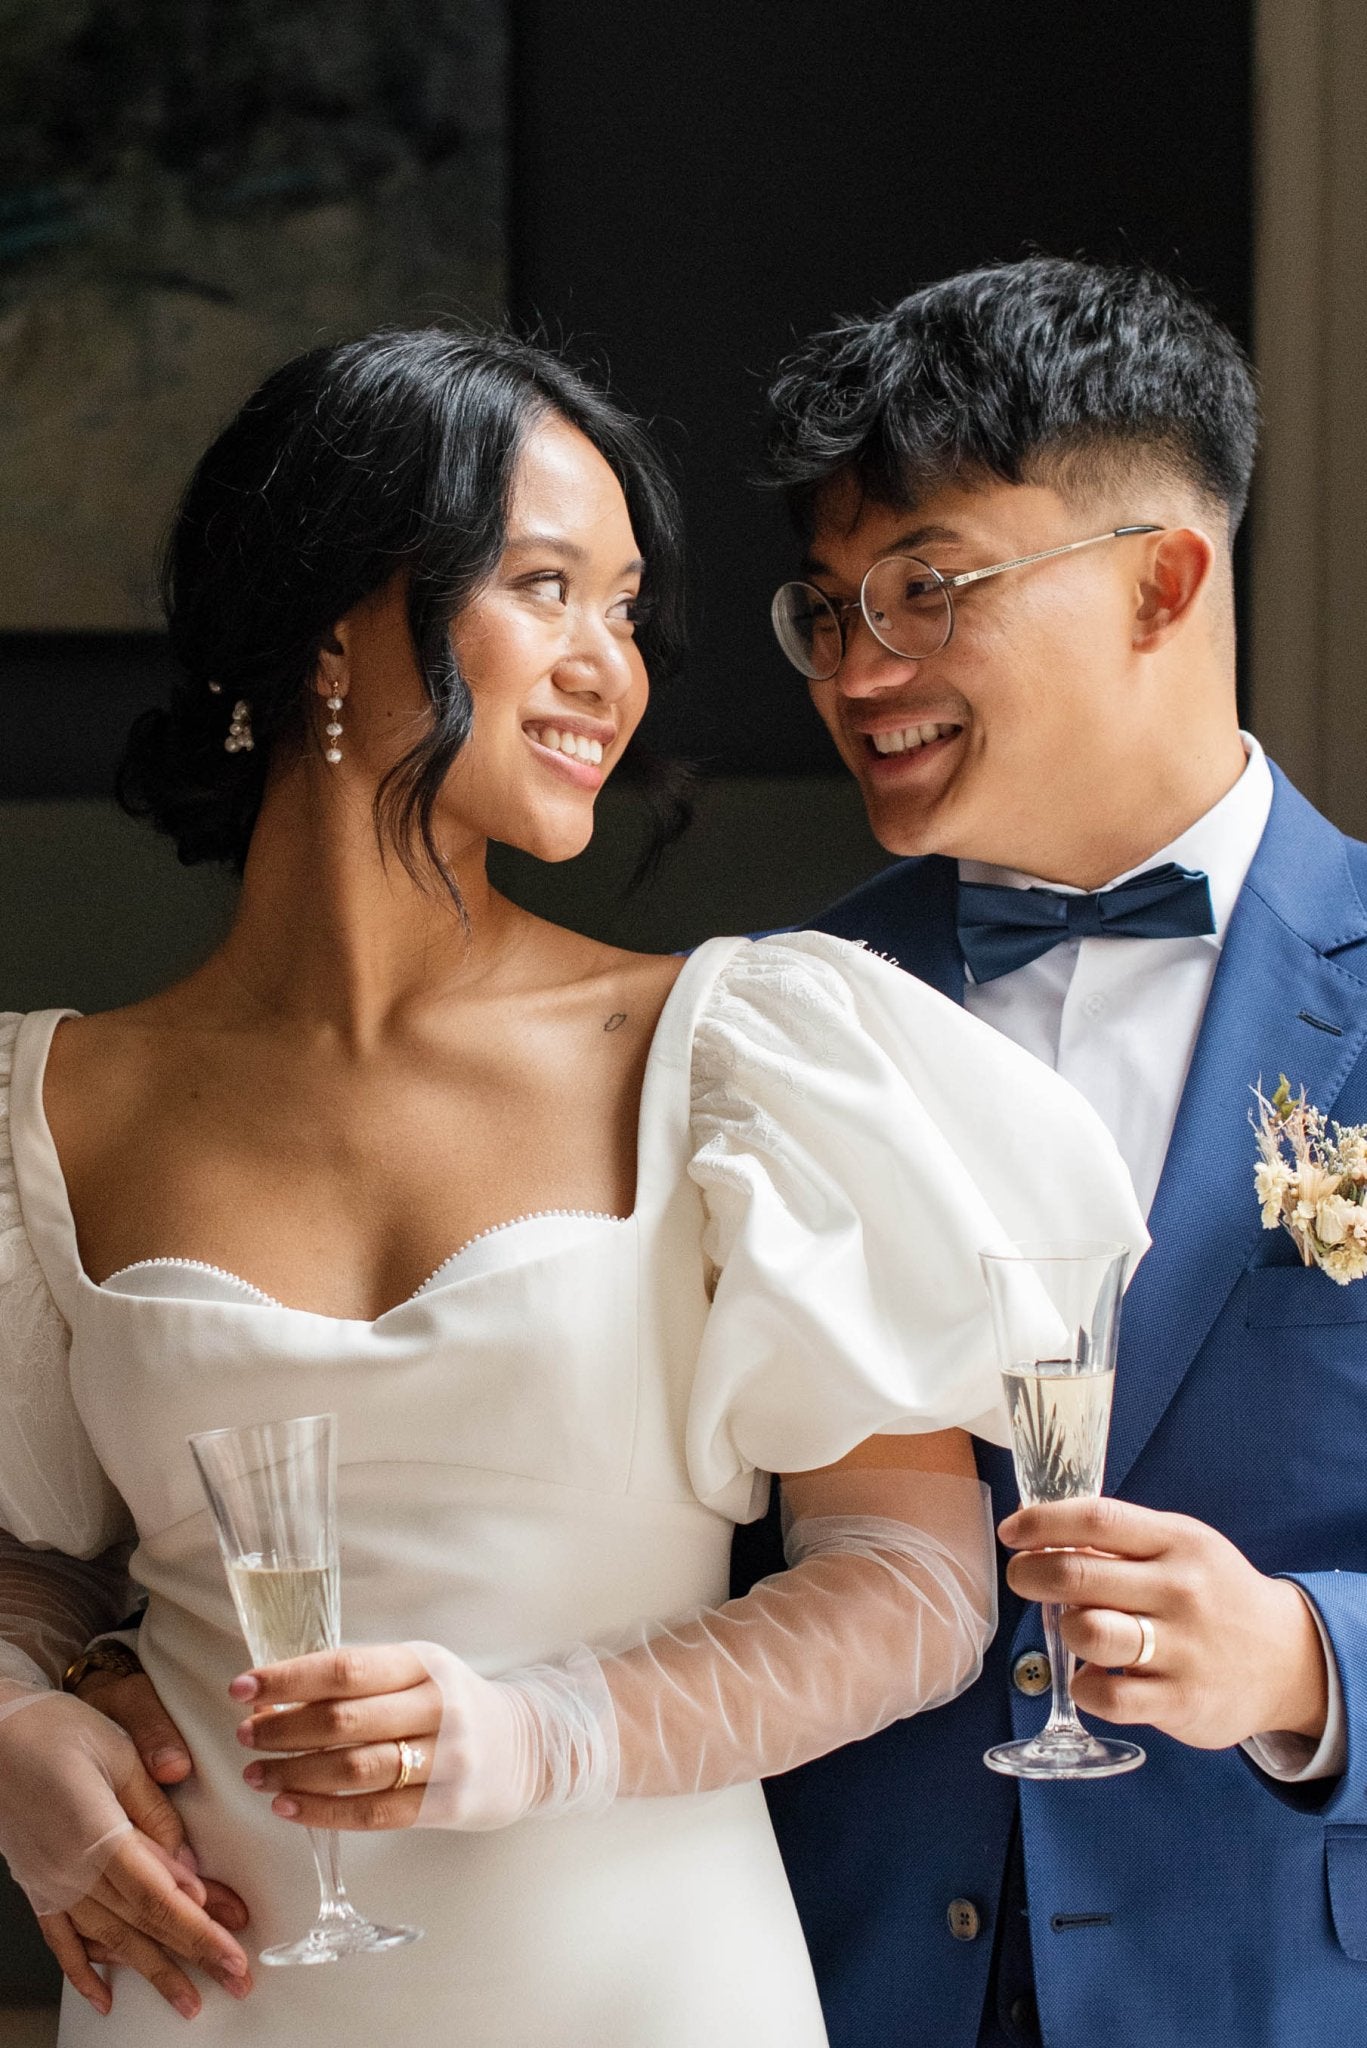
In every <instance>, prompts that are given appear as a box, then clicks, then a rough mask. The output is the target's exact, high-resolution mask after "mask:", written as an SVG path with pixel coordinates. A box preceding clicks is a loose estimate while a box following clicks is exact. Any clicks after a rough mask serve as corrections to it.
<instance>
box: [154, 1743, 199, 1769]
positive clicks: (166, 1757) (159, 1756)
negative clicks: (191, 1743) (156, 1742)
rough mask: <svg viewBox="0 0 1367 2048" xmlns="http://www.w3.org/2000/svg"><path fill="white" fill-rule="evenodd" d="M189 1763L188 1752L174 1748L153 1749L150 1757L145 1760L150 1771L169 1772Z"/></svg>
mask: <svg viewBox="0 0 1367 2048" xmlns="http://www.w3.org/2000/svg"><path fill="white" fill-rule="evenodd" d="M189 1761H190V1753H189V1751H188V1750H185V1749H175V1748H167V1749H154V1750H153V1751H152V1754H151V1756H150V1757H148V1759H147V1765H148V1769H149V1770H152V1771H169V1770H173V1769H175V1770H179V1768H180V1766H181V1765H182V1764H188V1763H189Z"/></svg>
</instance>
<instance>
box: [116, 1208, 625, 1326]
mask: <svg viewBox="0 0 1367 2048" xmlns="http://www.w3.org/2000/svg"><path fill="white" fill-rule="evenodd" d="M554 1221H570V1222H576V1223H630V1222H631V1221H632V1217H631V1216H617V1215H614V1214H613V1213H612V1211H611V1210H608V1209H528V1210H527V1211H526V1212H525V1214H523V1215H521V1216H509V1217H507V1218H506V1219H505V1220H504V1221H503V1222H502V1223H490V1224H487V1225H486V1226H485V1228H484V1229H483V1230H477V1231H476V1232H475V1234H474V1236H473V1237H467V1238H466V1240H465V1242H464V1244H460V1245H457V1246H456V1249H455V1250H454V1251H453V1252H448V1253H447V1255H446V1257H445V1258H444V1259H443V1260H442V1262H441V1264H440V1265H439V1266H437V1267H436V1268H435V1269H434V1270H433V1271H432V1272H430V1273H429V1274H428V1276H427V1278H426V1279H425V1280H424V1281H423V1282H422V1283H421V1285H420V1286H418V1287H415V1288H414V1289H413V1292H412V1293H411V1294H407V1295H405V1296H404V1298H403V1300H402V1301H398V1302H395V1304H394V1307H393V1308H389V1309H386V1310H385V1311H384V1315H393V1314H394V1312H395V1310H396V1309H400V1308H407V1307H408V1305H409V1303H410V1302H413V1301H417V1300H419V1299H420V1297H421V1296H422V1295H424V1294H426V1293H427V1291H428V1289H429V1288H431V1287H433V1286H435V1284H436V1282H437V1281H438V1280H440V1278H441V1276H442V1274H443V1273H444V1272H445V1271H446V1269H447V1267H448V1266H454V1265H455V1263H456V1261H457V1260H458V1259H461V1258H463V1257H464V1256H465V1254H466V1252H468V1251H471V1250H473V1248H474V1247H475V1246H476V1245H477V1244H483V1243H484V1242H485V1241H486V1239H488V1238H491V1237H499V1236H501V1235H502V1234H503V1232H504V1231H508V1230H517V1229H518V1228H520V1226H521V1225H522V1224H524V1223H545V1222H554ZM168 1266H171V1267H175V1268H176V1270H177V1271H178V1272H185V1273H209V1274H212V1275H213V1277H214V1279H216V1280H226V1281H227V1282H228V1284H229V1285H230V1286H232V1287H237V1288H240V1289H241V1291H242V1292H243V1294H245V1295H247V1296H249V1297H250V1299H251V1300H252V1301H255V1302H259V1303H260V1304H261V1306H262V1307H263V1308H279V1309H284V1311H285V1313H286V1314H287V1315H296V1314H297V1315H316V1314H317V1313H318V1311H317V1310H316V1309H291V1308H290V1305H289V1303H288V1302H284V1301H281V1300H280V1299H279V1297H278V1296H277V1295H274V1294H267V1293H266V1291H265V1289H264V1288H262V1287H257V1286H255V1285H254V1284H253V1283H252V1282H251V1281H250V1280H244V1279H243V1278H242V1275H241V1274H240V1273H234V1272H232V1271H231V1270H230V1269H229V1268H228V1267H227V1266H215V1265H213V1264H211V1263H210V1261H209V1260H208V1259H182V1258H176V1257H174V1256H169V1255H168V1256H165V1257H159V1258H154V1259H133V1260H131V1261H130V1262H129V1264H128V1265H126V1266H120V1267H118V1268H117V1270H116V1271H115V1272H113V1273H109V1274H107V1275H106V1276H105V1278H104V1279H103V1280H101V1281H99V1282H98V1283H97V1284H98V1285H99V1286H100V1287H107V1288H109V1289H110V1291H111V1292H114V1293H116V1292H118V1291H119V1290H118V1289H116V1288H114V1287H113V1285H112V1283H113V1282H114V1281H115V1280H122V1279H125V1278H126V1277H127V1276H128V1275H129V1274H130V1273H145V1272H147V1271H149V1270H151V1269H153V1268H157V1267H162V1268H164V1267H168ZM325 1320H326V1321H328V1322H335V1321H337V1320H338V1318H337V1317H335V1316H329V1317H326V1318H325ZM343 1320H351V1319H350V1318H344V1319H343ZM376 1320H377V1321H383V1316H381V1317H377V1318H376Z"/></svg>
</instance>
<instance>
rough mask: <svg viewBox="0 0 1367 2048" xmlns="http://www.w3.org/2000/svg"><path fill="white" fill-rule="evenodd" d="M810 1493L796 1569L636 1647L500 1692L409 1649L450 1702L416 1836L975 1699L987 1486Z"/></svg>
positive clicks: (882, 1484)
mask: <svg viewBox="0 0 1367 2048" xmlns="http://www.w3.org/2000/svg"><path fill="white" fill-rule="evenodd" d="M823 1485H824V1486H825V1487H826V1488H827V1489H828V1490H829V1493H830V1495H831V1499H830V1501H829V1503H828V1502H827V1501H826V1500H825V1499H823V1493H822V1488H823ZM793 1493H794V1495H795V1496H796V1498H797V1500H798V1501H799V1504H800V1505H799V1513H798V1518H797V1519H794V1520H793V1521H792V1522H791V1524H790V1527H789V1530H788V1536H787V1544H786V1554H787V1556H788V1558H789V1561H790V1569H789V1570H787V1571H785V1572H779V1573H776V1574H775V1575H774V1576H773V1577H772V1578H768V1579H765V1580H762V1581H761V1582H760V1584H759V1585H757V1586H755V1587H754V1588H752V1590H751V1591H750V1592H749V1593H747V1594H745V1595H744V1596H743V1597H742V1598H741V1599H738V1600H731V1601H728V1602H727V1603H726V1604H725V1605H724V1606H721V1607H718V1608H715V1609H709V1610H707V1611H705V1612H702V1613H698V1614H695V1615H693V1616H691V1617H689V1618H688V1619H686V1620H682V1621H678V1622H675V1623H671V1624H669V1625H668V1626H660V1625H649V1626H647V1627H646V1628H644V1629H643V1631H642V1639H641V1640H640V1641H638V1642H636V1643H634V1644H632V1645H630V1646H627V1647H623V1648H620V1649H618V1650H616V1651H613V1652H610V1653H604V1652H599V1653H593V1652H590V1651H588V1650H582V1649H581V1650H578V1651H576V1652H574V1653H573V1654H572V1655H571V1656H569V1657H567V1658H566V1659H564V1660H563V1662H561V1663H558V1664H555V1665H543V1666H538V1667H535V1668H532V1669H529V1670H524V1671H519V1672H514V1673H509V1674H507V1675H505V1676H504V1677H502V1678H500V1679H496V1680H492V1681H491V1680H486V1679H480V1678H478V1677H477V1676H476V1674H475V1673H473V1672H472V1671H471V1670H470V1668H469V1666H468V1665H466V1664H464V1663H463V1662H462V1661H461V1660H460V1659H459V1658H458V1657H455V1656H453V1655H452V1654H451V1653H450V1652H449V1651H446V1650H443V1649H440V1648H439V1647H438V1646H437V1645H435V1644H431V1643H415V1644H412V1645H409V1646H408V1647H410V1648H411V1649H412V1650H414V1651H415V1652H416V1653H417V1655H418V1656H419V1657H420V1659H421V1660H422V1663H423V1664H424V1666H425V1667H426V1669H427V1671H428V1673H429V1674H430V1676H431V1678H432V1680H433V1681H434V1683H435V1685H436V1687H437V1690H438V1692H439V1694H440V1698H441V1711H440V1721H439V1725H438V1727H437V1729H436V1732H435V1736H434V1738H433V1740H432V1744H431V1755H430V1775H429V1777H428V1782H427V1785H426V1788H425V1790H424V1792H423V1795H422V1799H421V1803H420V1806H419V1809H418V1812H417V1814H416V1823H417V1825H418V1826H420V1827H453V1828H483V1827H497V1826H501V1825H503V1824H504V1823H505V1822H508V1821H512V1820H517V1819H520V1818H522V1817H523V1815H525V1814H529V1813H544V1814H549V1813H555V1812H560V1813H564V1812H569V1811H580V1812H584V1811H591V1810H594V1809H597V1808H601V1807H603V1806H606V1805H607V1804H609V1803H610V1802H611V1801H612V1800H613V1799H614V1798H617V1797H619V1796H623V1797H652V1798H653V1797H660V1796H666V1795H670V1794H677V1793H690V1792H706V1791H712V1790H715V1789H717V1788H718V1787H721V1786H725V1785H735V1784H741V1783H745V1782H748V1781H750V1780H752V1779H755V1778H761V1777H768V1776H771V1775H772V1774H774V1773H775V1772H779V1771H787V1770H791V1769H793V1768H794V1767H795V1766H796V1765H798V1764H801V1763H806V1762H808V1761H810V1759H811V1758H813V1757H816V1756H821V1755H823V1754H824V1753H825V1752H826V1751H827V1750H830V1749H834V1748H836V1747H838V1746H839V1745H840V1744H842V1743H846V1742H852V1741H855V1740H858V1739H859V1738H860V1737H863V1736H867V1735H872V1734H874V1733H876V1732H877V1731H878V1730H879V1729H880V1728H884V1727H886V1726H887V1725H888V1724H889V1723H890V1722H892V1721H895V1720H899V1719H902V1718H904V1717H905V1716H907V1715H909V1714H915V1713H919V1712H922V1711H923V1710H925V1709H926V1708H928V1707H934V1706H939V1705H942V1704H943V1703H944V1702H945V1701H946V1700H949V1699H952V1698H954V1696H955V1695H956V1694H957V1693H959V1692H961V1691H962V1690H963V1688H964V1687H965V1686H966V1685H968V1684H969V1683H970V1682H971V1681H972V1679H973V1678H974V1677H976V1675H977V1673H978V1671H979V1670H980V1669H981V1665H982V1655H983V1651H984V1649H985V1647H986V1645H987V1643H988V1642H989V1641H990V1639H991V1635H992V1630H993V1627H994V1625H995V1584H996V1581H995V1569H994V1552H993V1547H992V1536H991V1522H990V1516H989V1512H988V1499H987V1494H986V1489H985V1488H984V1487H982V1486H981V1485H980V1484H979V1482H978V1481H977V1480H976V1479H968V1478H957V1477H950V1476H947V1475H942V1474H938V1473H937V1474H927V1473H924V1472H915V1473H912V1472H905V1471H896V1472H873V1471H869V1472H859V1473H855V1474H851V1473H848V1472H845V1473H841V1474H840V1475H838V1477H837V1475H835V1474H832V1475H830V1476H829V1478H828V1477H827V1476H826V1475H822V1474H811V1475H805V1476H804V1477H803V1478H802V1480H801V1481H800V1482H799V1481H795V1482H794V1484H793ZM837 1499H838V1501H839V1503H840V1506H841V1512H831V1513H826V1512H822V1509H823V1508H824V1507H825V1506H826V1505H828V1504H829V1505H832V1506H833V1505H834V1504H835V1501H836V1500H837ZM879 1509H882V1510H883V1512H878V1511H877V1510H879ZM889 1509H896V1512H888V1510H889ZM913 1513H914V1516H915V1519H914V1520H913V1519H911V1516H912V1514H913Z"/></svg>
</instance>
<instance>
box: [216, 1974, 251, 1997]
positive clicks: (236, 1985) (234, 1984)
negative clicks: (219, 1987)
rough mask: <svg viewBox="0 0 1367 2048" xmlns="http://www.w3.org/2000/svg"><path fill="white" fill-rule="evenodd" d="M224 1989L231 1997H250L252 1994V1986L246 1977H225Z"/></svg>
mask: <svg viewBox="0 0 1367 2048" xmlns="http://www.w3.org/2000/svg"><path fill="white" fill-rule="evenodd" d="M223 1989H224V1990H225V1991H226V1992H227V1994H228V1996H229V1998H250V1997H251V1995H252V1987H251V1985H250V1984H249V1983H248V1982H247V1980H246V1978H245V1977H225V1978H224V1979H223Z"/></svg>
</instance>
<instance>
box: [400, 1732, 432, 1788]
mask: <svg viewBox="0 0 1367 2048" xmlns="http://www.w3.org/2000/svg"><path fill="white" fill-rule="evenodd" d="M394 1747H395V1748H396V1749H397V1750H398V1752H399V1775H398V1777H397V1778H396V1779H395V1780H394V1783H393V1786H392V1787H391V1790H393V1791H395V1792H402V1791H403V1789H404V1786H405V1785H407V1784H408V1783H409V1782H410V1780H411V1779H412V1777H413V1775H414V1773H415V1772H416V1771H420V1770H421V1769H422V1768H423V1765H424V1764H425V1763H426V1762H427V1758H426V1757H425V1756H424V1754H423V1752H422V1751H421V1750H420V1749H419V1748H418V1747H417V1745H416V1744H415V1743H412V1742H405V1741H404V1740H403V1737H402V1736H400V1737H399V1738H398V1739H397V1740H396V1742H395V1744H394Z"/></svg>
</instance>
